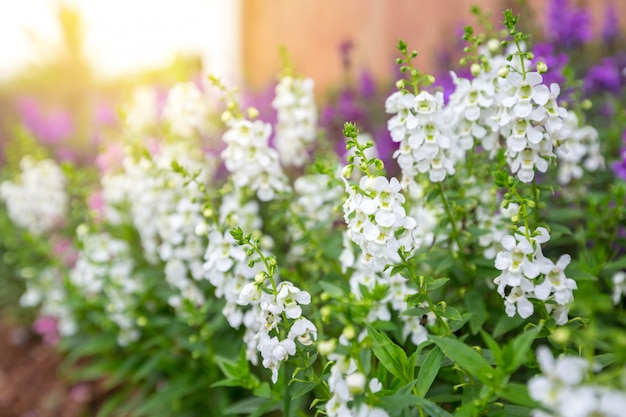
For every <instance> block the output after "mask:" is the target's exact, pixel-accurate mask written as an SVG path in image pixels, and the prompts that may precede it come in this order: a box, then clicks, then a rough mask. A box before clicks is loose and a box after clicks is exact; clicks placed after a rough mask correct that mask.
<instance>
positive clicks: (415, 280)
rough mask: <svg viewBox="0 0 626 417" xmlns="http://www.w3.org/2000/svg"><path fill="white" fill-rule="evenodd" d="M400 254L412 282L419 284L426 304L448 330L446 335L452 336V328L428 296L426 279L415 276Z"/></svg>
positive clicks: (404, 256)
mask: <svg viewBox="0 0 626 417" xmlns="http://www.w3.org/2000/svg"><path fill="white" fill-rule="evenodd" d="M399 254H400V259H402V262H403V263H404V264H405V265H406V266H407V268H406V269H407V271H409V275H410V277H411V280H412V281H413V282H419V292H420V294H421V295H422V296H423V297H424V300H425V301H426V304H428V308H429V309H430V311H432V312H433V314H434V315H435V317H437V320H438V321H439V322H441V324H443V327H445V328H446V332H447V333H446V335H449V334H452V330H450V326H448V322H447V321H445V320H444V318H443V317H441V316H440V315H439V314H437V310H436V307H435V303H433V301H432V300H431V299H430V296H429V295H428V291H426V286H425V285H424V277H418V276H417V275H415V272H414V271H413V269H412V268H410V267H409V263H408V261H407V258H406V254H405V253H403V252H402V251H400V252H399Z"/></svg>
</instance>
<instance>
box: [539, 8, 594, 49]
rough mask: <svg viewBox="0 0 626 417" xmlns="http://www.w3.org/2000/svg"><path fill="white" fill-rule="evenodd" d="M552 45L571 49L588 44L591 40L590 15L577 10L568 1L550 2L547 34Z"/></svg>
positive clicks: (587, 12)
mask: <svg viewBox="0 0 626 417" xmlns="http://www.w3.org/2000/svg"><path fill="white" fill-rule="evenodd" d="M546 35H547V37H548V39H549V40H550V41H551V42H553V43H554V44H556V45H558V46H561V47H565V48H571V47H576V46H578V45H582V44H585V43H587V42H589V41H590V40H591V38H592V33H591V15H590V14H589V11H588V10H587V9H585V8H577V7H574V6H573V5H572V4H570V1H569V0H552V1H550V5H549V6H548V22H547V33H546Z"/></svg>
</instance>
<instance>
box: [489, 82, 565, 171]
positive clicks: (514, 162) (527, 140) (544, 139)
mask: <svg viewBox="0 0 626 417" xmlns="http://www.w3.org/2000/svg"><path fill="white" fill-rule="evenodd" d="M542 82H543V77H542V76H541V75H540V74H539V73H537V72H528V73H526V76H525V77H523V76H522V75H521V74H520V73H518V72H516V71H514V70H511V71H510V72H509V74H508V75H507V77H505V78H500V79H499V83H500V89H501V95H502V97H501V99H500V100H501V103H502V112H501V113H500V114H499V123H500V131H501V133H502V135H503V136H504V137H505V138H506V144H507V149H506V152H505V154H506V156H507V159H508V161H509V165H510V167H511V171H512V172H514V173H516V174H517V177H518V178H519V179H520V181H522V182H526V183H528V182H531V181H532V180H533V179H534V177H535V170H537V171H539V172H546V171H547V170H548V160H549V159H550V158H553V157H555V154H554V152H553V151H554V149H555V148H557V147H558V146H559V145H560V142H561V141H564V140H566V139H567V138H566V137H564V136H563V135H562V132H561V128H562V127H563V120H564V119H565V118H566V117H567V110H565V109H564V108H563V107H559V105H558V104H557V101H556V100H557V98H558V96H559V93H560V88H559V86H558V84H554V83H552V85H551V86H550V88H548V87H547V86H546V85H544V84H542Z"/></svg>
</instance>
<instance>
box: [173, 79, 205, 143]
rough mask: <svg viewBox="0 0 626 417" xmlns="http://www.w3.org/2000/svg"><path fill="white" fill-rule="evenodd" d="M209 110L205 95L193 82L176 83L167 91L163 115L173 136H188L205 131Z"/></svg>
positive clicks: (197, 134)
mask: <svg viewBox="0 0 626 417" xmlns="http://www.w3.org/2000/svg"><path fill="white" fill-rule="evenodd" d="M210 111H211V108H210V106H209V102H208V100H207V97H206V96H205V95H204V94H203V92H202V91H200V89H199V88H198V87H197V86H196V85H195V84H194V83H192V82H186V83H177V84H176V85H175V86H174V87H173V88H172V89H171V90H170V91H169V93H168V96H167V101H166V102H165V107H164V108H163V117H164V119H165V121H166V122H167V123H169V127H170V131H171V132H172V133H173V134H174V135H175V136H178V137H182V138H190V137H193V136H199V135H201V134H202V133H203V132H205V131H206V129H207V126H208V121H209V114H210Z"/></svg>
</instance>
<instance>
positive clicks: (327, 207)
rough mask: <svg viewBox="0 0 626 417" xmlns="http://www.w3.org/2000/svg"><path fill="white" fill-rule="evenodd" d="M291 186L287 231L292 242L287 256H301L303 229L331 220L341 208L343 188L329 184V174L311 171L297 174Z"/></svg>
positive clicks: (330, 179) (305, 247)
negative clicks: (310, 173)
mask: <svg viewBox="0 0 626 417" xmlns="http://www.w3.org/2000/svg"><path fill="white" fill-rule="evenodd" d="M293 188H294V191H295V195H296V196H297V199H296V200H295V201H294V202H293V204H292V205H291V206H290V214H289V215H290V216H291V218H292V219H293V221H292V222H290V223H289V225H288V230H287V232H288V234H289V237H290V239H291V241H292V244H291V247H290V248H289V255H290V256H292V257H294V258H301V257H302V256H303V255H304V254H305V253H306V251H307V242H306V241H303V238H304V236H305V232H306V231H307V230H309V231H310V230H312V229H314V228H318V227H320V225H324V224H326V225H328V226H330V224H331V223H332V222H333V220H335V218H336V213H337V211H338V209H339V207H341V198H342V197H343V187H341V186H340V185H337V184H336V185H333V179H332V178H331V177H330V176H329V175H326V174H315V175H305V176H302V177H298V178H297V179H296V180H295V182H294V184H293Z"/></svg>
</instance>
